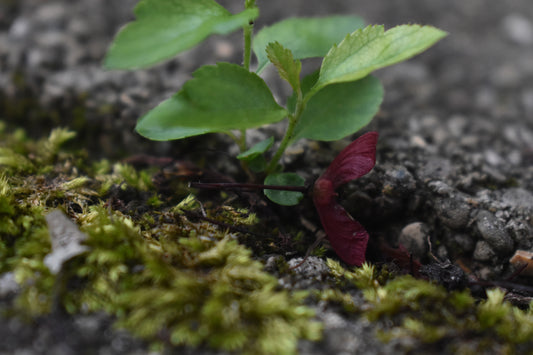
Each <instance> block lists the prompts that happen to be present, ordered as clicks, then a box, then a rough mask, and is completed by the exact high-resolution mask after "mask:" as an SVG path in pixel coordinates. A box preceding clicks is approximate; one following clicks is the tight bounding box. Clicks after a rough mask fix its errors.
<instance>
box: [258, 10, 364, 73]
mask: <svg viewBox="0 0 533 355" xmlns="http://www.w3.org/2000/svg"><path fill="white" fill-rule="evenodd" d="M363 25H364V23H363V20H362V19H361V18H360V17H357V16H330V17H324V18H290V19H286V20H283V21H280V22H277V23H276V24H274V25H272V26H270V27H265V28H263V29H261V30H260V31H259V32H258V33H257V35H256V36H255V38H254V41H253V50H254V53H255V55H256V56H257V61H258V67H257V73H260V72H261V71H262V70H263V69H265V67H266V66H267V65H268V63H269V61H268V57H267V55H266V52H265V49H266V47H267V45H268V44H269V43H271V42H276V41H277V42H279V43H280V44H281V45H282V46H283V47H285V48H288V49H290V50H291V51H292V53H293V56H294V59H304V58H312V57H323V56H324V55H326V53H328V51H329V49H330V48H331V46H332V45H333V44H334V43H338V42H339V41H341V40H342V39H343V38H344V36H345V35H346V34H347V33H351V32H353V31H354V30H355V29H357V28H361V27H363Z"/></svg>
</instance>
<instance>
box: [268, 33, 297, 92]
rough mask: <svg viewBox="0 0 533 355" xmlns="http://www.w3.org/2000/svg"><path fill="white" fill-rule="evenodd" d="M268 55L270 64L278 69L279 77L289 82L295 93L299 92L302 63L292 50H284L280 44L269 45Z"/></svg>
mask: <svg viewBox="0 0 533 355" xmlns="http://www.w3.org/2000/svg"><path fill="white" fill-rule="evenodd" d="M266 53H267V56H268V59H269V60H270V62H271V63H272V64H274V66H275V67H276V69H278V73H279V76H280V77H281V78H282V79H284V80H285V81H287V82H288V83H289V84H290V86H291V87H292V89H293V90H294V91H298V90H299V88H300V71H301V70H302V62H300V61H299V60H295V59H294V57H293V55H292V52H291V50H290V49H287V48H284V47H283V46H282V45H281V44H280V43H279V42H272V43H269V44H268V46H267V47H266Z"/></svg>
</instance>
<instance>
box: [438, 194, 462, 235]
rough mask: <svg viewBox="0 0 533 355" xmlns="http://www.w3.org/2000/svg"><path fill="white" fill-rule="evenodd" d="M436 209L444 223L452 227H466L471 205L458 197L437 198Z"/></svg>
mask: <svg viewBox="0 0 533 355" xmlns="http://www.w3.org/2000/svg"><path fill="white" fill-rule="evenodd" d="M435 210H436V212H437V216H438V217H439V220H440V221H441V222H442V224H444V225H445V226H447V227H449V228H452V229H461V228H464V227H466V225H467V224H468V221H469V220H470V206H469V205H468V204H467V203H466V202H464V201H462V200H460V199H458V198H447V199H437V200H436V201H435Z"/></svg>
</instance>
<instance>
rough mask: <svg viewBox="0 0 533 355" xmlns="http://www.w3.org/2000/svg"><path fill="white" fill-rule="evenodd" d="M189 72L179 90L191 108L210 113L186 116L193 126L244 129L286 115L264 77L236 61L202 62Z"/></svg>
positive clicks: (275, 120)
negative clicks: (198, 116) (188, 77)
mask: <svg viewBox="0 0 533 355" xmlns="http://www.w3.org/2000/svg"><path fill="white" fill-rule="evenodd" d="M193 76H194V78H193V79H192V80H189V81H188V82H187V83H185V85H184V86H183V92H184V94H185V96H186V97H187V100H188V101H189V102H190V103H191V104H192V105H194V106H195V108H197V109H198V110H200V111H202V112H206V113H209V114H210V116H211V117H210V118H207V119H203V120H201V121H198V120H197V119H195V118H191V119H189V121H191V123H193V124H194V125H195V127H205V128H213V127H216V128H217V130H218V131H221V130H229V129H247V128H253V127H258V126H261V125H264V124H269V123H274V122H278V121H280V120H282V119H283V118H284V117H285V116H286V115H287V111H286V110H285V109H284V108H283V107H281V106H279V105H278V104H277V103H276V100H274V97H273V96H272V93H271V91H270V89H269V88H268V86H267V85H266V83H265V82H264V80H263V79H261V78H260V77H259V76H258V75H257V74H255V73H251V72H249V71H248V70H246V69H244V68H243V67H241V66H239V65H236V64H230V63H218V64H217V65H208V66H203V67H201V68H200V69H198V70H197V71H196V72H194V74H193Z"/></svg>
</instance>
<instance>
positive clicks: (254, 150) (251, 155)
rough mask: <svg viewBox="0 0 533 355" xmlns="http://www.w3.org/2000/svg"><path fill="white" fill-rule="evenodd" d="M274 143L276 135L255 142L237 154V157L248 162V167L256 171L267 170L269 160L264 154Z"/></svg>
mask: <svg viewBox="0 0 533 355" xmlns="http://www.w3.org/2000/svg"><path fill="white" fill-rule="evenodd" d="M272 144H274V137H270V138H268V139H265V140H264V141H261V142H259V143H257V144H255V145H254V146H253V147H251V148H250V149H248V150H247V151H245V152H242V153H241V154H239V155H237V159H239V160H243V161H245V162H247V164H248V167H249V168H250V169H251V170H252V171H253V172H256V173H259V172H263V171H265V168H266V166H267V161H266V159H265V156H264V155H263V154H264V153H265V152H266V151H267V150H269V149H270V147H272Z"/></svg>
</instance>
